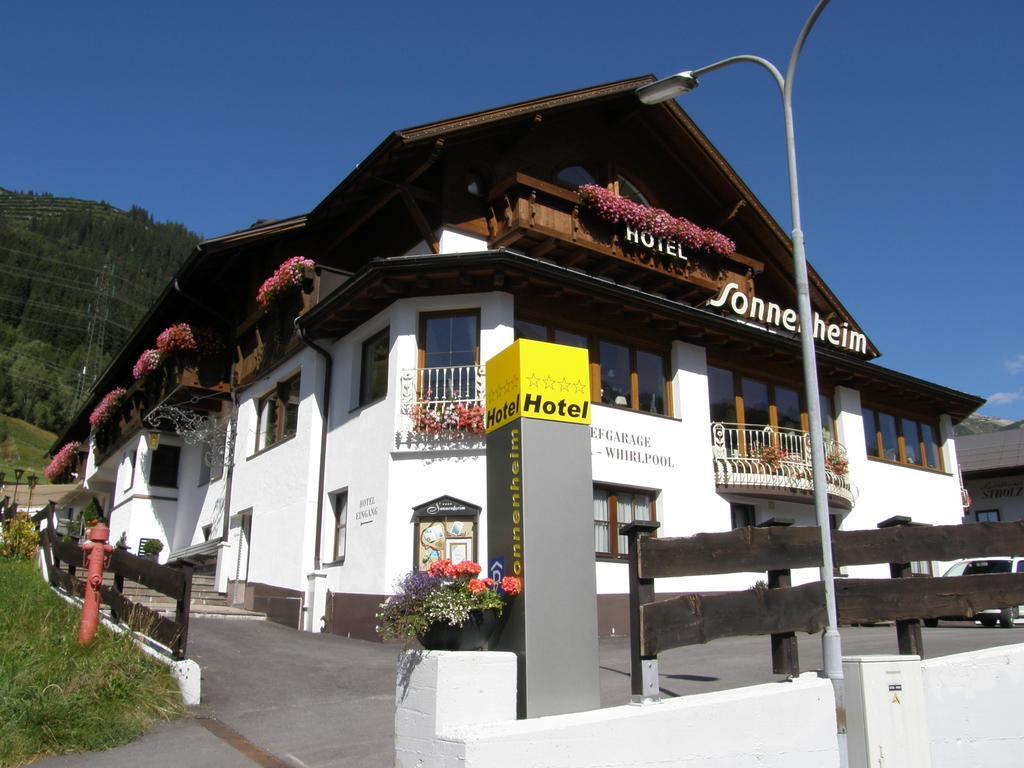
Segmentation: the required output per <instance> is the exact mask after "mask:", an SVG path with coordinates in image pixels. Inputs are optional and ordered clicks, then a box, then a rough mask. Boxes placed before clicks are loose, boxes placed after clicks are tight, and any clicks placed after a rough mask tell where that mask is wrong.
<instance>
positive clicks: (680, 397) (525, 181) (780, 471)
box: [61, 77, 982, 638]
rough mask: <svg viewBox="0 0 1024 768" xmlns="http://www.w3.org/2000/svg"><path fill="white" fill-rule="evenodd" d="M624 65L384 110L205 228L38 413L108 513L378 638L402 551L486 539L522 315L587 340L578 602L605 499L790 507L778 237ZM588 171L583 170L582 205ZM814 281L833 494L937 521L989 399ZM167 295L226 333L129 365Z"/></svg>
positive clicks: (453, 549)
mask: <svg viewBox="0 0 1024 768" xmlns="http://www.w3.org/2000/svg"><path fill="white" fill-rule="evenodd" d="M648 82H651V78H650V77H644V78H638V79H635V80H627V81H622V82H618V83H612V84H609V85H604V86H599V87H595V88H590V89H585V90H581V91H576V92H573V93H567V94H561V95H558V96H553V97H549V98H542V99H537V100H535V101H531V102H526V103H522V104H516V105H512V106H509V107H505V108H501V109H495V110H490V111H486V112H481V113H478V114H474V115H469V116H466V117H461V118H455V119H452V120H446V121H441V122H438V123H433V124H430V125H426V126H421V127H418V128H413V129H409V130H404V131H399V132H396V133H394V134H391V135H390V136H389V137H388V138H387V139H386V140H385V141H384V142H383V143H382V144H381V145H380V146H379V147H378V148H377V149H375V150H374V151H373V152H372V153H371V154H370V155H369V156H368V157H367V158H366V159H365V160H364V161H363V162H362V163H360V164H359V165H358V167H357V169H356V170H355V171H353V172H352V173H351V174H350V175H349V176H348V177H347V178H346V179H345V180H344V181H342V183H341V184H339V185H338V187H337V188H336V189H335V190H334V191H332V192H331V193H330V194H329V195H328V196H327V197H326V198H325V199H324V200H323V202H321V203H320V204H319V205H317V206H316V208H314V209H313V210H312V211H311V212H309V213H308V214H306V215H305V216H298V217H295V218H292V219H287V220H284V221H277V222H268V223H261V224H259V225H256V226H254V227H253V228H251V229H249V230H246V231H243V232H238V233H234V234H231V235H227V236H224V237H220V238H215V239H212V240H208V241H206V242H204V243H201V244H200V245H199V246H198V247H197V249H196V251H195V252H194V253H193V254H192V255H191V256H190V257H189V259H188V260H187V262H186V263H185V264H184V265H183V267H182V268H181V270H180V272H179V274H178V276H177V279H176V280H175V281H174V283H173V284H172V285H171V286H169V287H168V288H167V290H166V291H165V292H164V294H163V295H162V296H161V298H160V300H159V301H158V303H157V304H156V306H155V307H154V308H153V310H152V311H151V312H150V314H149V315H148V316H147V317H146V318H145V319H144V320H143V322H142V323H141V324H140V326H139V328H138V329H137V330H136V332H135V334H134V335H133V337H132V339H131V340H130V341H129V342H128V343H127V344H126V346H125V347H124V349H123V350H122V352H121V354H120V356H119V357H118V359H117V360H116V361H115V362H114V363H113V364H112V365H111V366H110V368H109V369H108V371H106V372H105V374H104V375H103V377H102V380H101V381H100V382H99V384H98V385H97V387H96V388H95V390H94V393H93V394H94V396H93V399H92V401H91V402H90V405H89V407H88V408H87V409H84V410H83V411H82V413H81V414H79V416H78V418H77V419H76V420H75V422H74V423H73V424H72V425H71V426H70V427H69V428H68V429H67V430H66V433H65V435H64V436H63V439H62V441H61V442H64V441H66V440H70V439H79V440H83V441H85V440H88V441H90V445H91V446H92V450H90V451H89V452H88V459H87V463H86V466H85V467H84V469H83V472H84V478H85V485H86V487H87V488H88V489H89V490H90V491H92V492H93V493H97V494H102V495H104V496H105V497H106V498H107V499H108V500H109V502H110V506H109V508H110V509H112V516H111V527H112V535H113V536H114V537H115V538H116V537H117V536H119V535H120V534H121V532H126V534H127V538H128V541H129V542H130V543H132V544H133V545H134V544H135V543H136V542H137V541H138V540H139V539H141V538H149V537H158V538H160V539H161V540H163V541H164V542H166V544H167V547H166V549H165V554H164V559H171V560H175V559H187V560H189V561H191V562H194V563H208V564H209V566H210V567H214V565H215V567H216V572H217V577H218V584H219V585H220V586H221V588H222V590H225V591H227V592H229V594H230V595H231V596H232V598H233V599H235V600H237V601H244V603H245V605H246V607H249V608H257V609H266V610H269V611H270V613H271V615H272V616H274V617H276V618H278V619H279V620H281V621H284V622H286V623H291V624H293V625H296V626H298V625H300V624H301V625H302V626H304V627H305V628H307V629H311V630H313V631H317V630H319V629H321V628H322V627H323V628H326V629H328V630H330V631H334V632H338V633H342V634H351V635H352V636H357V637H367V638H370V637H373V627H374V624H375V620H374V614H375V612H376V610H377V606H378V604H379V602H380V601H381V600H382V599H383V596H384V595H386V594H387V593H388V592H389V591H390V590H391V588H392V585H393V583H394V581H395V580H396V578H398V577H399V576H400V575H401V574H402V573H404V572H406V571H408V570H409V569H410V568H411V567H414V566H416V567H424V565H425V564H426V563H429V562H430V560H431V559H432V558H437V557H443V556H449V555H450V556H453V557H456V558H460V557H467V558H470V559H474V560H477V561H485V560H486V555H487V553H486V551H485V548H486V541H487V531H486V529H487V510H486V493H485V490H486V489H485V471H484V463H485V456H484V442H483V440H482V438H480V437H478V436H476V435H474V434H473V431H472V428H471V426H472V423H473V421H474V419H478V418H479V414H480V408H481V407H485V406H486V404H485V403H484V402H483V392H484V382H485V380H486V368H485V366H484V363H485V362H486V361H487V360H488V359H489V358H490V357H492V356H493V355H495V354H496V353H497V352H499V351H500V350H502V349H503V348H505V347H506V346H507V345H508V344H510V343H511V342H512V341H513V340H514V339H515V338H517V337H520V336H521V337H528V338H538V339H546V340H551V341H555V342H559V343H563V344H570V345H577V346H581V347H586V348H587V349H588V350H589V354H590V360H591V382H590V395H591V399H592V402H593V404H594V406H593V408H592V418H593V426H592V432H591V434H592V445H593V477H594V499H593V508H594V539H595V552H596V555H595V568H596V575H597V585H598V593H599V598H598V605H599V617H600V624H601V630H602V632H613V631H614V632H622V630H623V627H625V626H626V618H625V616H626V612H625V603H626V600H625V595H626V593H627V578H626V564H625V559H624V555H625V552H624V549H625V545H624V543H623V540H622V538H621V537H619V536H618V535H617V534H616V530H617V526H618V525H619V524H621V523H623V522H626V521H628V520H630V519H642V518H654V519H657V520H658V521H659V522H661V524H662V526H661V530H660V535H664V536H684V535H690V534H693V533H697V532H700V531H720V530H727V529H729V528H732V527H735V526H745V525H750V524H759V523H762V522H764V521H766V520H768V519H770V518H775V519H780V518H787V519H789V520H792V521H793V522H794V523H795V524H797V525H813V524H814V520H815V517H814V510H813V505H812V497H811V493H810V487H811V481H810V472H809V462H808V453H809V449H808V444H809V440H808V435H807V415H806V407H805V404H804V403H803V402H802V395H801V394H800V393H801V390H802V389H803V386H802V383H801V382H802V377H801V363H800V360H801V358H800V346H799V340H798V338H797V337H796V333H795V331H796V321H795V318H796V292H795V289H794V287H793V279H792V259H791V252H790V241H789V239H788V238H787V236H786V234H785V233H784V232H783V231H782V230H781V229H780V227H779V226H778V224H777V223H776V222H775V221H774V220H773V219H772V218H771V217H770V216H769V215H768V213H767V212H766V211H765V209H764V208H763V206H762V205H761V203H760V202H758V200H757V199H756V198H755V197H754V196H753V194H752V193H751V192H750V190H749V189H747V187H746V186H745V185H744V183H743V182H742V181H741V180H740V179H739V178H738V177H737V176H736V174H735V172H734V171H733V170H732V168H730V167H729V165H728V163H727V162H726V161H725V159H724V158H722V157H721V156H720V155H719V154H718V153H717V151H716V150H715V149H714V148H713V147H712V146H711V144H710V143H709V142H708V140H707V139H706V138H705V137H704V136H703V134H701V132H700V131H699V130H698V129H697V127H696V126H695V125H694V124H693V123H692V122H691V120H690V119H689V118H688V117H687V116H686V114H685V113H684V112H683V111H682V110H681V109H680V108H679V106H678V105H677V104H675V103H674V102H669V103H666V104H662V105H658V106H652V107H644V106H641V105H640V103H639V102H638V101H637V99H636V97H635V95H634V90H635V88H636V87H637V86H639V85H642V84H645V83H648ZM581 184H596V185H598V187H599V188H601V189H604V190H605V191H606V192H605V193H603V194H606V195H607V196H608V199H607V200H605V201H604V204H603V207H602V206H595V205H593V204H591V203H584V202H581V198H580V196H579V194H578V192H577V188H578V187H579V186H580V185H581ZM608 193H610V194H608ZM631 204H636V205H637V206H656V207H658V208H661V209H664V210H665V211H669V212H671V214H672V216H674V217H679V216H686V217H687V218H688V219H689V220H690V221H693V222H696V223H698V224H700V225H702V226H705V227H713V228H714V229H716V230H718V231H719V232H721V233H723V234H724V235H726V236H728V238H731V239H732V240H733V241H735V243H736V250H735V251H732V250H731V249H730V248H729V247H728V246H729V244H728V242H727V241H726V240H725V239H724V238H722V237H720V236H714V235H711V236H710V237H706V236H705V233H701V232H700V231H697V230H693V229H692V228H690V229H689V230H686V231H681V232H680V234H679V237H680V238H686V237H690V238H691V240H689V241H688V242H690V243H691V244H690V245H685V244H683V245H681V244H679V243H677V242H675V241H674V240H672V239H671V238H664V237H663V238H660V239H659V238H656V237H654V236H653V235H652V234H651V233H650V232H647V231H643V229H642V228H641V227H637V228H634V227H632V226H630V227H627V226H626V225H624V224H622V223H618V224H616V223H611V222H609V221H608V220H607V216H608V214H609V210H618V211H622V210H625V209H627V208H629V209H630V210H631V211H632V213H633V214H635V213H637V212H638V211H640V212H642V211H644V210H645V209H644V208H642V207H630V206H631ZM666 222H668V219H667V218H666V217H662V219H661V224H662V225H665V224H666ZM676 224H677V225H678V226H679V227H683V229H684V230H685V225H683V224H680V223H679V222H676ZM701 238H703V239H701ZM295 255H302V256H305V257H308V258H310V259H312V260H313V261H315V262H316V265H317V267H316V269H309V270H307V271H306V279H305V280H303V285H302V286H301V288H295V289H292V290H291V291H286V292H285V293H284V294H283V298H282V300H280V301H277V302H275V303H273V304H272V305H271V306H270V307H269V308H267V309H265V310H263V309H260V308H259V306H258V305H257V301H256V294H257V290H258V289H259V287H260V285H261V283H262V282H263V281H264V280H265V279H266V278H267V277H268V276H269V275H270V274H271V273H273V272H274V270H275V268H277V267H278V266H279V265H280V264H281V263H282V262H283V261H284V260H285V259H287V258H289V257H293V256H295ZM822 257H827V254H822ZM810 286H811V301H812V305H813V307H814V310H815V312H816V313H817V319H816V321H815V332H816V334H817V335H818V337H819V339H820V341H819V343H818V355H819V357H818V362H819V375H820V379H821V391H822V398H821V407H822V410H823V413H824V421H825V426H824V428H825V432H826V439H827V441H828V443H827V446H828V449H827V452H828V455H829V471H828V498H829V504H830V511H831V514H832V516H833V520H834V522H835V524H836V525H838V526H840V527H842V528H844V529H857V528H871V527H874V526H875V525H876V524H877V523H878V522H880V521H881V520H884V519H886V518H889V517H891V516H893V515H897V514H900V515H908V516H910V517H912V518H913V519H914V520H917V521H921V522H928V523H957V522H959V520H960V517H961V502H960V485H959V481H958V478H957V475H956V472H955V469H954V468H955V467H956V465H957V457H956V452H955V450H954V446H953V425H954V424H955V423H957V422H958V421H960V420H961V419H963V418H965V417H966V416H967V415H968V414H970V413H971V412H972V411H973V410H974V409H975V408H977V407H978V405H980V404H981V402H982V401H981V400H979V399H978V398H975V397H972V396H970V395H965V394H962V393H959V392H955V391H953V390H950V389H947V388H945V387H942V386H939V385H936V384H932V383H929V382H925V381H921V380H919V379H915V378H913V377H910V376H906V375H904V374H900V373H896V372H893V371H889V370H886V369H884V368H881V367H879V366H877V365H875V364H874V363H873V362H871V361H872V360H873V359H874V358H875V357H877V355H878V351H877V350H876V349H875V347H874V345H873V344H872V343H871V341H870V339H868V337H867V336H866V334H865V332H864V331H863V330H862V329H861V327H860V326H859V325H858V323H857V322H856V321H855V320H854V318H853V317H852V316H851V315H850V313H849V312H848V311H847V310H846V308H845V307H844V306H843V305H842V304H841V303H840V301H839V300H838V298H836V295H835V294H834V293H833V292H832V291H831V290H830V289H829V287H828V286H826V285H825V284H824V282H823V281H822V280H821V278H820V277H819V276H818V275H817V274H816V273H815V272H814V271H813V270H812V271H811V274H810ZM296 317H298V320H297V322H296ZM181 322H186V323H189V324H191V325H192V327H193V328H199V327H202V326H208V327H212V328H215V329H216V330H217V332H218V333H219V334H220V336H221V338H222V340H223V344H222V348H223V349H224V350H226V351H222V352H220V353H219V354H218V353H216V352H213V351H211V353H210V354H208V355H207V356H205V357H198V356H197V354H193V355H191V357H189V356H185V357H183V356H181V355H172V356H171V359H170V361H169V362H164V363H163V365H162V367H158V368H157V369H156V370H155V371H153V372H152V373H150V374H148V375H146V376H144V377H142V378H141V379H140V380H139V381H136V382H135V383H134V384H133V383H132V373H131V369H132V364H133V363H134V362H135V361H136V360H137V359H138V358H139V357H140V354H141V353H143V351H144V350H145V349H146V348H147V347H151V346H152V345H153V340H154V338H155V337H156V336H157V334H158V333H159V332H160V331H161V329H163V328H164V327H166V326H169V325H171V324H174V323H181ZM206 347H207V349H208V350H214V349H215V348H216V343H207V344H206ZM143 368H145V366H143ZM140 370H141V369H140ZM118 386H120V387H126V388H127V393H126V394H125V396H124V397H123V398H122V400H121V401H120V404H119V405H117V406H116V408H115V410H116V413H115V414H114V416H113V418H112V419H110V420H109V421H107V422H106V423H104V424H102V425H101V426H100V427H99V428H97V429H94V430H93V431H92V433H91V435H90V430H89V425H88V421H87V416H88V414H89V412H90V409H92V408H93V407H94V406H95V405H96V403H97V402H98V401H99V400H100V398H101V397H102V396H103V395H104V394H105V393H106V392H108V391H109V390H111V389H112V388H114V387H118ZM158 406H162V407H161V408H159V409H158V410H156V411H154V409H155V408H157V407H158ZM147 414H148V415H149V417H148V422H147V421H146V418H147ZM157 416H162V420H160V419H157V418H156V417H157ZM460 419H461V423H462V425H463V427H464V428H463V429H462V430H460V429H458V428H453V426H452V425H457V424H458V423H459V420H460ZM467 424H468V425H469V426H470V428H468V429H467V428H465V427H466V425H467ZM153 427H157V428H158V429H153ZM150 432H159V439H158V443H155V442H154V443H152V444H155V445H156V447H155V448H153V447H150V446H151V442H150ZM153 437H154V439H155V435H154V436H153ZM225 440H227V442H228V445H229V446H230V448H229V450H228V451H227V452H226V454H225V451H224V445H225ZM225 455H226V457H227V459H228V460H227V461H222V458H223V457H224V456H225ZM211 465H212V466H211ZM557 513H558V510H552V514H557ZM850 571H851V572H852V573H861V574H877V575H883V574H886V573H887V572H888V571H887V568H885V567H884V566H879V567H865V568H851V569H850ZM759 577H760V578H763V574H740V575H737V576H734V577H713V578H705V579H678V580H672V581H671V582H670V583H666V584H664V585H660V586H663V587H664V588H666V589H673V590H683V589H692V588H699V589H728V588H743V587H746V586H749V585H750V584H752V583H753V581H754V580H756V579H757V578H759ZM798 577H799V578H804V579H807V578H813V577H814V574H812V573H803V574H800V575H799V576H798ZM528 581H529V577H528V575H527V582H528Z"/></svg>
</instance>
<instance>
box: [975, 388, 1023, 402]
mask: <svg viewBox="0 0 1024 768" xmlns="http://www.w3.org/2000/svg"><path fill="white" fill-rule="evenodd" d="M1018 400H1024V389H1018V390H1017V391H1016V392H993V393H992V394H991V395H989V396H988V400H986V401H985V405H1010V404H1011V403H1015V402H1017V401H1018Z"/></svg>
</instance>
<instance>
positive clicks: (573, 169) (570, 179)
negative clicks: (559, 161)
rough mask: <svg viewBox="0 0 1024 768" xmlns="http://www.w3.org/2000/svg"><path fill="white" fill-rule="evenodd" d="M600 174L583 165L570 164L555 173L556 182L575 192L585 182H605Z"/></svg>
mask: <svg viewBox="0 0 1024 768" xmlns="http://www.w3.org/2000/svg"><path fill="white" fill-rule="evenodd" d="M603 183H604V182H602V181H600V180H599V178H598V174H596V173H595V172H594V171H593V170H592V169H590V168H587V167H586V166H583V165H568V166H566V167H565V168H563V169H562V170H560V171H558V173H556V174H555V184H557V185H558V186H560V187H565V188H566V189H571V190H572V191H573V192H575V191H576V190H577V189H579V188H580V187H582V186H583V185H584V184H603Z"/></svg>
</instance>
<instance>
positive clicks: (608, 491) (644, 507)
mask: <svg viewBox="0 0 1024 768" xmlns="http://www.w3.org/2000/svg"><path fill="white" fill-rule="evenodd" d="M656 519H657V518H656V517H655V514H654V494H653V493H651V492H649V491H635V490H629V489H625V488H605V487H600V486H598V487H595V488H594V551H595V552H596V553H597V555H598V556H599V557H618V558H624V557H626V556H627V555H628V554H629V542H628V540H627V538H626V537H625V536H622V535H620V534H619V533H618V531H619V527H620V526H622V525H625V524H626V523H631V522H633V521H634V520H656Z"/></svg>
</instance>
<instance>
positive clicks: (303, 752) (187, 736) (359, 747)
mask: <svg viewBox="0 0 1024 768" xmlns="http://www.w3.org/2000/svg"><path fill="white" fill-rule="evenodd" d="M923 632H924V647H925V650H926V652H927V653H928V655H929V656H943V655H946V654H950V653H958V652H961V651H965V650H970V649H974V648H987V647H991V646H996V645H1005V644H1008V643H1010V642H1013V641H1017V642H1024V627H1020V626H1018V628H1017V629H1015V630H1004V629H983V628H982V627H980V626H979V627H975V626H970V625H967V624H959V625H943V626H940V627H938V628H936V629H924V630H923ZM189 634H190V638H189V642H190V646H191V647H190V650H191V653H192V655H193V657H194V658H195V659H196V661H198V662H199V664H200V665H201V667H202V669H203V705H202V706H201V707H199V708H198V709H197V711H196V713H195V714H196V717H194V718H193V719H190V720H184V721H179V722H176V723H170V724H166V725H162V726H159V727H157V728H155V729H154V730H153V731H152V732H150V733H149V734H147V735H146V736H143V737H142V738H141V739H139V740H137V741H136V742H134V743H133V744H130V745H128V746H126V747H121V748H120V749H116V750H111V751H109V752H105V753H92V754H87V755H76V756H69V757H62V758H50V759H47V760H43V761H41V762H39V763H37V764H36V765H38V766H40V768H162V767H163V766H178V765H187V766H190V768H236V766H237V768H252V766H254V765H261V766H264V767H265V768H283V767H284V766H291V767H292V768H384V767H385V766H391V765H393V760H394V758H393V748H394V679H395V661H396V658H397V654H398V648H397V647H395V646H383V645H380V644H377V643H367V642H362V641H359V640H349V639H346V638H341V637H335V636H332V635H310V634H306V633H298V632H295V631H294V630H290V629H286V628H284V627H281V626H278V625H277V624H272V623H269V622H254V621H221V620H216V619H196V620H194V621H193V623H192V626H191V627H190V632H189ZM842 637H843V653H844V654H845V655H850V656H853V655H864V654H875V653H895V652H896V634H895V630H894V629H892V628H891V627H869V628H844V629H843V631H842ZM768 647H769V641H768V638H746V637H744V638H729V639H724V640H718V641H715V642H713V643H709V644H708V645H703V646H694V647H690V648H678V649H674V650H672V651H668V652H666V653H664V654H662V655H661V657H660V658H659V667H660V670H659V671H660V673H661V687H662V690H663V691H664V692H665V693H666V694H668V695H682V696H685V695H691V694H696V693H706V692H708V691H716V690H722V689H725V688H734V687H737V686H741V685H753V684H756V683H764V682H770V681H772V680H778V679H780V678H779V676H777V675H773V674H772V673H771V666H770V665H771V660H770V654H769V650H768ZM800 659H801V665H802V666H803V667H804V668H805V669H816V668H819V667H820V666H821V643H820V640H819V639H818V637H817V636H808V635H801V636H800ZM600 665H601V670H600V676H601V704H602V706H613V705H615V704H621V703H625V702H626V701H628V700H629V641H628V639H625V638H611V639H605V640H602V641H601V657H600Z"/></svg>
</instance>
